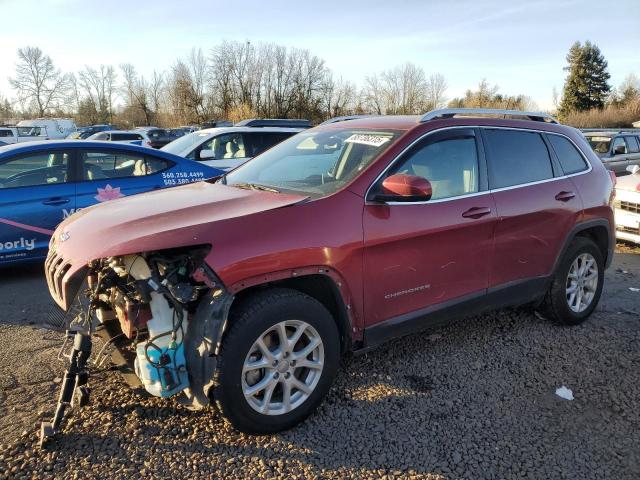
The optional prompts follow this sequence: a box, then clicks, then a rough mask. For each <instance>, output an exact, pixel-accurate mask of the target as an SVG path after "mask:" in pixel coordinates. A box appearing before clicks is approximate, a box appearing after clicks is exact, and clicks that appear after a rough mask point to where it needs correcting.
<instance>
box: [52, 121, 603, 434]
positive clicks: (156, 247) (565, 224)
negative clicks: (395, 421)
mask: <svg viewBox="0 0 640 480" xmlns="http://www.w3.org/2000/svg"><path fill="white" fill-rule="evenodd" d="M492 115H493V116H495V115H498V116H500V117H503V118H490V116H492ZM507 117H509V118H507ZM614 179H615V177H614V176H612V175H610V173H609V172H607V170H606V169H605V168H604V167H603V165H602V162H601V161H600V160H599V158H598V157H597V156H596V155H595V154H594V153H593V151H592V150H591V148H590V147H589V144H588V143H587V142H586V141H585V139H584V137H583V136H582V135H581V134H580V132H579V131H577V130H575V129H573V128H569V127H565V126H562V125H559V124H557V122H556V121H555V120H553V119H552V118H550V117H548V116H546V115H545V114H541V113H529V112H517V111H502V110H498V111H496V110H464V109H447V110H436V111H433V112H430V113H428V114H426V115H424V116H423V117H418V116H404V117H384V116H379V117H371V118H361V119H352V120H349V121H342V122H336V123H329V124H326V125H323V126H321V127H316V128H314V129H311V130H307V131H304V132H301V133H299V134H297V135H295V136H293V137H291V138H289V139H287V140H285V141H284V142H283V143H281V144H279V145H277V146H275V147H273V148H271V149H270V150H268V151H267V152H265V153H263V154H261V155H259V156H257V157H256V158H254V159H253V160H251V161H249V162H247V163H246V164H244V165H242V166H241V167H238V168H237V169H235V170H233V171H232V172H230V173H228V174H226V175H225V176H223V177H221V178H219V179H217V180H210V181H207V182H200V183H194V184H190V185H187V186H184V187H178V188H172V189H169V190H162V191H158V192H153V193H148V194H142V195H136V196H132V197H125V198H123V199H119V200H115V201H112V202H109V203H108V204H105V205H100V206H97V207H90V208H87V209H85V210H83V211H82V212H80V213H79V214H76V215H73V216H72V217H70V218H69V219H67V220H66V221H65V222H63V223H62V224H61V225H60V226H59V227H58V229H57V230H56V232H55V234H54V236H53V240H52V243H51V247H50V253H49V257H48V259H47V262H46V272H47V278H48V282H49V288H50V291H51V294H52V295H53V297H54V298H55V300H56V301H57V302H58V304H59V305H60V306H62V307H63V308H64V309H66V310H68V309H69V308H70V307H71V306H72V304H73V302H74V299H76V297H77V294H78V292H79V290H80V287H81V285H82V284H83V282H84V281H85V279H86V280H87V285H88V287H87V288H86V289H83V294H82V295H83V296H84V295H85V294H86V295H87V296H88V304H89V313H90V315H89V316H82V317H79V318H80V319H84V320H83V322H79V324H80V325H81V326H79V327H77V331H78V333H77V334H76V343H75V344H76V347H77V350H78V351H80V352H86V351H87V350H88V349H89V345H90V340H88V339H89V336H88V334H87V332H88V331H89V327H88V322H89V321H91V322H92V325H93V327H94V328H95V327H96V326H97V328H98V330H100V331H102V332H106V333H107V334H108V335H109V336H110V338H115V340H114V342H115V344H116V345H117V346H118V347H119V349H120V350H121V352H123V356H124V357H125V358H133V359H134V361H133V363H134V368H133V369H134V370H135V372H136V375H137V377H138V378H139V379H140V382H141V383H142V385H143V386H144V388H145V389H146V390H147V391H148V392H150V393H152V394H154V395H158V396H170V395H174V394H178V393H179V394H180V395H182V396H183V399H184V401H185V402H188V403H190V404H191V405H193V406H195V407H201V406H205V405H207V404H209V403H210V402H213V403H215V404H216V405H217V406H218V407H219V408H220V410H221V411H222V413H223V416H224V417H225V418H226V419H227V420H228V421H230V422H231V423H232V424H233V425H234V426H235V427H236V428H238V429H239V430H242V431H245V432H254V433H267V432H275V431H278V430H282V429H286V428H289V427H291V426H293V425H295V424H296V423H298V422H300V421H301V420H303V419H304V418H305V417H306V416H308V415H309V414H310V413H311V412H312V411H313V410H314V409H315V408H316V407H317V406H318V404H319V403H320V402H321V400H322V398H323V397H324V396H325V395H326V393H327V392H328V390H329V388H330V386H331V383H332V381H333V378H334V375H335V373H336V370H337V368H338V361H339V358H340V355H341V354H342V353H344V352H347V351H362V350H366V349H369V348H372V347H375V346H376V345H379V344H381V343H382V342H384V341H386V340H388V339H391V338H394V337H398V336H401V335H405V334H408V333H411V332H414V331H418V330H422V329H424V328H426V327H431V326H434V325H437V324H440V323H443V322H447V321H450V320H454V319H458V318H460V317H462V316H465V315H469V314H475V313H478V312H482V311H486V310H490V309H495V308H501V307H506V306H514V305H521V304H531V305H534V306H536V307H537V308H539V309H540V310H541V311H542V312H544V314H545V315H547V316H548V318H550V319H553V320H555V321H557V322H559V323H563V324H571V325H574V324H578V323H580V322H583V321H584V320H585V319H586V318H587V317H588V316H589V315H590V314H591V313H592V312H593V310H594V308H595V307H596V304H597V303H598V300H599V298H600V294H601V292H602V284H603V278H604V270H605V268H607V266H608V265H609V264H610V262H611V259H612V255H613V248H614V243H615V239H614V232H615V228H614V221H613V210H612V206H611V205H612V201H613V184H614V181H613V180H614ZM82 326H84V327H82ZM116 336H118V337H117V338H116ZM73 358H74V357H73V356H72V359H73ZM76 367H77V365H76ZM122 368H123V369H126V368H127V366H126V364H124V363H123V364H122ZM70 378H74V377H73V375H71V376H70ZM65 380H66V377H65ZM70 381H71V380H70ZM70 390H71V391H72V390H73V388H72V387H70ZM63 393H64V390H63ZM63 400H64V398H63ZM57 421H58V424H59V420H57ZM54 425H56V423H55V421H54ZM54 430H55V429H54Z"/></svg>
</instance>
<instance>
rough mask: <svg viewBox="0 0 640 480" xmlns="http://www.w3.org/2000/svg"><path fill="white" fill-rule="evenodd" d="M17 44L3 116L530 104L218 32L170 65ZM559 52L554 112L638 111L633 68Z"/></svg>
mask: <svg viewBox="0 0 640 480" xmlns="http://www.w3.org/2000/svg"><path fill="white" fill-rule="evenodd" d="M17 53H18V62H17V64H16V69H15V73H14V75H13V76H11V77H10V78H9V83H10V85H11V87H12V89H13V91H14V92H15V98H14V99H13V100H11V101H10V100H9V99H8V98H6V97H2V96H1V95H0V121H3V120H5V119H10V118H16V117H33V116H38V117H43V116H71V117H73V118H75V119H76V123H78V124H79V125H84V124H96V123H112V124H117V125H120V126H122V127H132V126H134V125H151V124H153V125H161V126H175V125H186V124H199V123H203V122H205V121H208V120H212V119H225V120H232V121H238V120H240V119H242V118H249V117H265V118H308V119H310V120H313V121H321V120H324V119H326V118H330V117H333V116H340V115H351V114H379V115H383V114H418V113H424V112H426V111H428V110H431V109H434V108H439V107H443V106H447V105H448V106H450V107H466V108H481V107H485V108H507V109H537V106H536V105H535V103H534V102H533V101H532V100H531V98H529V97H527V96H526V95H523V94H519V95H505V94H502V93H501V92H500V91H499V87H498V86H497V85H491V84H489V83H488V82H487V81H486V80H482V81H481V82H480V83H479V85H478V86H477V87H476V88H475V89H469V90H467V91H466V92H465V94H464V95H462V96H460V97H457V98H451V99H450V98H448V97H447V95H446V93H447V81H446V79H445V77H444V76H443V75H442V74H440V73H437V72H432V73H428V72H425V70H424V69H422V68H421V67H419V66H417V65H415V64H413V63H410V62H409V63H405V64H403V65H398V66H396V67H394V68H391V69H388V70H383V71H380V72H376V73H373V74H370V75H367V76H365V77H364V80H363V82H362V85H361V86H357V85H356V84H355V83H353V82H350V81H346V80H344V79H343V78H341V77H339V76H337V75H335V74H334V73H333V72H332V71H331V69H329V68H328V67H327V65H326V64H325V61H324V60H323V59H321V58H320V57H318V56H316V55H314V54H313V53H312V52H310V51H309V50H306V49H299V48H291V47H285V46H281V45H276V44H271V43H258V44H255V43H251V42H238V41H224V42H222V43H220V44H218V45H216V46H214V47H213V48H212V49H211V50H210V51H208V52H204V51H203V50H202V49H200V48H193V49H192V50H191V52H190V53H189V54H188V55H187V56H185V57H184V58H179V59H177V60H176V61H175V62H174V63H173V64H172V65H171V66H170V67H169V68H168V69H166V70H164V71H154V72H153V73H152V74H151V75H147V76H145V75H143V74H141V73H140V72H139V71H138V70H137V69H136V67H135V66H134V65H132V64H128V63H125V64H121V65H118V66H113V65H98V66H89V65H86V66H85V67H84V68H83V69H82V70H80V71H77V72H62V71H61V70H60V69H59V68H57V67H56V66H55V64H54V62H53V60H52V59H51V57H49V56H48V55H46V54H45V53H44V52H43V51H42V50H41V49H40V48H38V47H24V48H20V49H19V50H18V52H17ZM566 60H567V66H566V68H565V70H566V71H567V77H566V80H565V84H564V88H563V90H562V95H561V96H559V95H557V93H556V92H555V90H554V103H555V105H556V109H557V112H555V113H557V114H558V115H559V116H560V118H561V120H562V121H564V122H565V123H569V124H574V125H576V126H596V127H600V126H628V124H629V123H630V122H632V121H634V120H638V119H639V118H640V82H639V81H638V77H636V76H635V75H630V76H629V77H628V78H627V79H626V80H625V82H624V83H623V84H622V85H621V86H620V87H619V88H617V89H616V88H612V87H611V85H610V84H609V79H610V75H609V73H608V70H607V68H608V65H607V62H606V60H605V58H604V56H603V55H602V53H601V51H600V50H599V48H598V47H597V46H596V45H595V44H592V43H590V42H586V43H584V44H581V43H580V42H576V43H575V44H574V45H573V46H572V47H571V48H570V50H569V52H568V54H567V57H566ZM636 116H637V117H638V118H635V117H636ZM611 123H616V125H610V124H611ZM605 124H606V125H605Z"/></svg>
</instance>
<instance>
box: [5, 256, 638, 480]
mask: <svg viewBox="0 0 640 480" xmlns="http://www.w3.org/2000/svg"><path fill="white" fill-rule="evenodd" d="M606 277H607V280H606V284H605V292H604V294H603V299H602V301H601V303H600V305H599V307H598V311H597V313H596V314H594V315H593V317H592V318H591V319H590V320H589V321H588V322H586V323H585V324H584V325H581V326H579V327H574V328H565V327H559V326H556V325H553V324H551V323H550V322H548V321H547V320H545V319H543V318H540V317H539V316H536V315H534V314H532V313H530V312H528V311H505V312H498V313H494V314H490V315H484V316H480V317H474V318H469V319H466V320H462V321H460V322H458V323H456V324H455V325H452V326H449V327H447V328H444V329H439V330H434V331H432V332H427V333H425V334H422V335H414V336H411V337H408V338H404V339H400V340H396V341H394V342H391V343H390V344H388V345H386V346H384V347H382V348H380V349H379V350H377V351H375V352H373V353H369V354H367V355H363V356H359V357H349V358H346V359H345V360H344V361H343V366H342V369H341V372H340V373H339V376H338V378H337V380H336V383H335V386H334V388H333V389H332V392H331V394H330V396H329V398H328V399H327V401H326V402H325V403H324V404H323V406H322V407H321V408H320V410H319V411H318V412H317V413H316V414H315V415H314V416H313V417H312V418H310V419H309V420H308V421H307V422H305V423H304V424H302V425H300V426H299V427H297V428H295V429H293V430H291V431H289V432H285V433H283V434H279V435H272V436H264V437H249V436H245V435H242V434H239V433H237V432H234V431H233V430H232V429H230V428H229V427H228V426H227V425H226V424H224V423H223V421H222V420H221V419H220V417H219V416H218V415H217V414H216V413H215V412H213V411H205V412H195V413H193V412H189V411H188V410H186V409H185V408H184V407H182V406H180V405H178V404H177V403H175V402H173V401H171V400H169V401H162V400H159V399H154V398H139V397H137V396H136V395H135V394H133V393H132V392H131V391H129V390H128V389H127V388H126V387H125V386H124V383H123V382H122V380H121V379H120V378H119V377H118V376H117V375H116V374H114V373H110V372H102V373H97V374H96V375H94V376H93V377H92V386H93V387H94V389H93V393H92V395H93V398H92V402H91V404H90V405H89V406H88V407H86V408H84V409H82V410H80V411H75V412H73V413H72V417H71V418H72V420H71V421H69V422H67V424H66V426H65V429H64V430H65V431H64V433H63V435H61V436H60V437H59V438H58V439H57V440H55V441H54V442H52V444H51V445H50V446H49V447H48V449H47V450H45V451H41V450H40V449H39V448H38V447H37V446H36V443H37V422H38V420H39V419H40V418H42V417H43V416H44V414H45V412H51V411H52V407H53V405H54V402H55V395H57V390H56V389H57V387H58V385H57V384H56V383H54V379H56V377H58V378H57V380H58V381H59V376H60V373H61V371H62V368H63V364H62V363H61V362H59V361H57V360H56V356H57V349H58V348H59V346H60V338H59V337H60V334H58V333H55V332H51V331H48V330H45V329H43V328H42V327H41V325H42V323H43V322H44V321H46V319H47V315H48V312H49V308H50V303H49V297H48V293H47V291H46V287H45V282H44V280H43V278H42V276H41V274H40V268H38V267H34V268H22V269H19V270H17V271H10V270H3V271H0V305H1V306H2V317H1V318H0V342H1V343H0V444H1V445H0V478H32V477H34V478H47V477H57V478H136V477H144V478H165V477H174V478H185V477H186V478H216V477H223V478H255V477H258V476H261V477H267V478H269V477H287V478H310V477H332V478H335V477H380V476H382V475H387V476H388V477H389V478H391V477H403V478H404V477H415V478H417V477H422V478H473V479H484V478H488V479H492V478H496V479H497V478H500V479H502V478H531V479H541V478H576V479H589V478H594V479H595V478H597V479H605V478H615V479H623V478H628V479H637V478H640V447H639V445H640V409H639V408H638V407H639V406H640V346H639V345H640V292H634V291H632V290H631V289H630V287H631V288H640V249H633V248H629V247H620V248H619V252H618V254H617V255H616V258H615V260H614V264H613V266H612V268H611V269H609V270H608V272H607V276H606ZM562 385H565V386H567V387H568V388H570V389H571V390H572V391H573V395H574V396H575V399H574V400H573V401H567V400H563V399H561V398H559V397H558V396H556V395H555V394H554V392H555V390H556V388H558V387H560V386H562ZM49 414H50V413H47V414H46V416H49Z"/></svg>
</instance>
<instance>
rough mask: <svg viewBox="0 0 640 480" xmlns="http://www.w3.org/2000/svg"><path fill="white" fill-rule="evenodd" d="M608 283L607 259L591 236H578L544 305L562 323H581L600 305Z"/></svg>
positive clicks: (561, 263)
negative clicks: (605, 278) (605, 265)
mask: <svg viewBox="0 0 640 480" xmlns="http://www.w3.org/2000/svg"><path fill="white" fill-rule="evenodd" d="M603 283H604V259H603V258H602V253H601V252H600V249H599V248H598V246H597V245H596V244H595V243H594V242H593V241H592V240H590V239H588V238H585V237H577V238H575V239H574V240H573V241H572V242H571V245H569V248H568V249H567V251H566V253H565V255H564V257H563V258H562V260H561V262H560V264H559V266H558V269H557V271H556V273H555V275H554V278H553V281H552V282H551V286H550V287H549V291H548V292H547V295H546V297H545V299H544V303H543V308H544V311H545V313H546V314H547V316H549V317H550V318H552V319H553V320H556V321H558V322H560V323H564V324H567V325H577V324H579V323H582V322H583V321H585V320H586V319H587V318H588V317H589V315H591V313H592V312H593V310H594V309H595V308H596V306H597V305H598V301H599V300H600V295H601V294H602V286H603Z"/></svg>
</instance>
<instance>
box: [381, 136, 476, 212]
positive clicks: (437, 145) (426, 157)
mask: <svg viewBox="0 0 640 480" xmlns="http://www.w3.org/2000/svg"><path fill="white" fill-rule="evenodd" d="M396 173H402V174H406V175H415V176H418V177H422V178H426V179H427V180H429V182H430V183H431V188H432V190H433V194H432V196H431V199H432V200H438V199H443V198H451V197H458V196H460V195H466V194H468V193H475V192H477V191H478V188H479V187H478V185H479V182H478V153H477V148H476V141H475V138H474V137H471V136H464V137H462V136H460V137H455V138H446V139H443V140H439V141H433V140H429V139H428V138H427V140H426V141H425V142H423V143H419V144H418V145H416V146H415V147H414V148H413V149H412V150H411V151H410V152H409V154H408V157H407V158H406V159H404V160H403V161H401V162H400V163H399V164H398V165H397V166H396V167H394V168H393V169H392V170H391V171H390V173H389V175H393V174H396Z"/></svg>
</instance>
